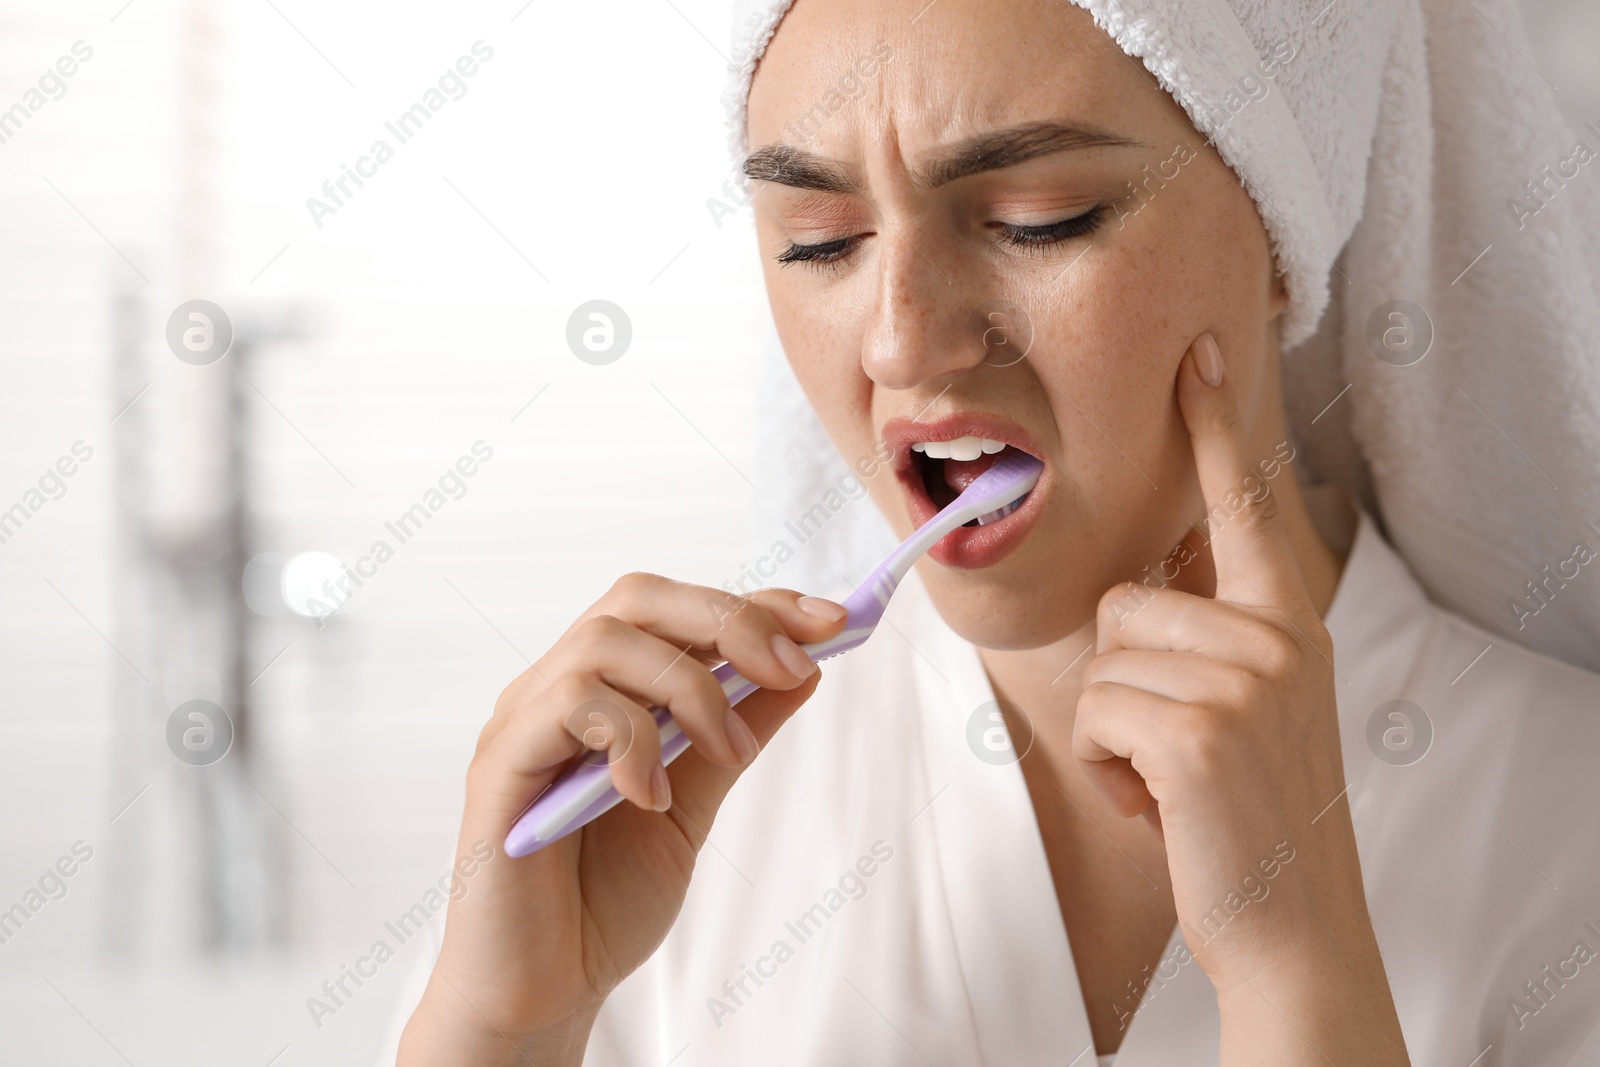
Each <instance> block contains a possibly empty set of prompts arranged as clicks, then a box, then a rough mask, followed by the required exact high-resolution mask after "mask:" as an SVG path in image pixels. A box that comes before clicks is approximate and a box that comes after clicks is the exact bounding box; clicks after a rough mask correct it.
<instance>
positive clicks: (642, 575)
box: [605, 571, 665, 603]
mask: <svg viewBox="0 0 1600 1067" xmlns="http://www.w3.org/2000/svg"><path fill="white" fill-rule="evenodd" d="M664 580H665V579H663V578H662V577H661V576H660V575H659V574H651V573H650V572H649V571H629V572H628V573H627V574H624V575H622V576H621V577H619V578H618V579H617V580H616V581H614V582H612V583H611V588H610V589H609V590H607V592H606V596H605V599H606V600H608V601H609V600H616V601H621V602H623V603H627V602H629V601H633V600H637V599H639V597H641V596H643V595H644V594H645V593H648V592H650V591H651V590H652V589H654V588H655V587H656V586H657V585H658V584H660V583H661V582H662V581H664Z"/></svg>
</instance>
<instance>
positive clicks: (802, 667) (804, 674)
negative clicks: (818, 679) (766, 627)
mask: <svg viewBox="0 0 1600 1067" xmlns="http://www.w3.org/2000/svg"><path fill="white" fill-rule="evenodd" d="M772 654H773V655H774V656H777V657H778V662H779V663H782V664H783V665H784V666H785V667H787V668H789V673H790V674H792V675H794V676H795V677H796V678H809V677H811V675H812V674H813V673H815V671H816V669H817V665H816V664H815V663H812V662H811V657H810V656H808V655H806V654H805V653H804V652H802V651H800V646H799V645H797V644H795V643H794V641H793V640H792V639H791V638H790V637H789V635H788V634H773V635H772Z"/></svg>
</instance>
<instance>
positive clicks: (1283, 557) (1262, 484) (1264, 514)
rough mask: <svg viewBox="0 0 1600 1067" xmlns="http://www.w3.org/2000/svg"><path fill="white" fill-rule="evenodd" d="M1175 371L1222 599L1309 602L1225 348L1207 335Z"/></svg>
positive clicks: (1273, 604) (1198, 339) (1268, 602)
mask: <svg viewBox="0 0 1600 1067" xmlns="http://www.w3.org/2000/svg"><path fill="white" fill-rule="evenodd" d="M1183 364H1184V365H1183V366H1181V367H1180V368H1179V371H1178V406H1179V408H1180V409H1181V411H1182V412H1183V419H1184V423H1185V425H1187V427H1188V429H1189V440H1190V443H1191V445H1192V446H1193V448H1194V464H1195V471H1196V473H1197V474H1198V475H1199V478H1200V491H1201V494H1202V496H1203V498H1204V500H1205V506H1206V519H1205V529H1206V531H1207V536H1208V537H1209V538H1210V542H1209V543H1210V546H1211V554H1212V559H1213V563H1214V565H1215V567H1216V573H1217V593H1216V598H1217V599H1218V600H1227V601H1231V602H1233V603H1237V604H1261V603H1262V601H1263V600H1265V601H1266V602H1267V605H1270V606H1274V607H1281V606H1284V605H1286V604H1289V603H1294V604H1299V603H1300V602H1302V601H1304V600H1305V599H1306V592H1305V585H1304V582H1303V580H1302V579H1301V577H1300V571H1299V565H1298V564H1297V563H1296V562H1295V559H1294V554H1293V552H1291V551H1290V548H1289V538H1288V535H1287V534H1285V532H1284V529H1283V524H1282V522H1281V521H1280V519H1279V516H1278V500H1277V497H1276V496H1275V495H1274V494H1273V492H1272V487H1271V485H1270V484H1268V482H1267V480H1266V479H1265V478H1263V477H1261V476H1260V473H1259V471H1258V470H1257V468H1256V461H1255V459H1254V458H1252V457H1251V455H1250V451H1249V449H1250V445H1249V442H1248V440H1247V439H1246V433H1245V427H1244V422H1243V418H1242V417H1241V415H1240V412H1239V401H1238V394H1237V392H1236V391H1235V389H1234V383H1233V379H1232V377H1231V376H1230V375H1229V374H1228V373H1227V368H1226V365H1225V363H1224V361H1223V359H1222V352H1221V349H1220V348H1219V347H1218V345H1217V342H1216V339H1215V338H1214V337H1212V335H1211V334H1210V333H1209V332H1207V333H1202V334H1201V335H1200V336H1199V337H1197V338H1196V339H1195V341H1194V343H1193V344H1191V345H1190V346H1189V351H1188V352H1187V353H1186V354H1185V355H1184V358H1183Z"/></svg>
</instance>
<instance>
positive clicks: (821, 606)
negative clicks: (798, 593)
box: [795, 596, 850, 622]
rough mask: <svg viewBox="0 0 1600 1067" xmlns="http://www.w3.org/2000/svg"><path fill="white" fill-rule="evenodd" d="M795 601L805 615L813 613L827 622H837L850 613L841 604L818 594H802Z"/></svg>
mask: <svg viewBox="0 0 1600 1067" xmlns="http://www.w3.org/2000/svg"><path fill="white" fill-rule="evenodd" d="M795 603H796V604H798V605H800V610H801V611H803V612H805V613H806V614H807V615H815V616H816V617H817V618H819V619H824V620H826V621H828V622H838V621H839V620H840V619H842V618H844V617H845V616H846V615H848V614H850V612H849V610H848V609H846V608H845V606H844V605H843V604H835V603H834V602H833V601H831V600H824V599H822V598H821V597H819V596H803V597H801V598H800V599H799V600H796V601H795Z"/></svg>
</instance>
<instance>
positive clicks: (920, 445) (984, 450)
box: [911, 434, 1028, 526]
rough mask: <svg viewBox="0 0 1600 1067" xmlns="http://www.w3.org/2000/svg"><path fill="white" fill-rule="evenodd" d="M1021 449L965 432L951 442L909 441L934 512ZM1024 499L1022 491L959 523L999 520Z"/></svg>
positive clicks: (971, 524)
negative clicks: (992, 509)
mask: <svg viewBox="0 0 1600 1067" xmlns="http://www.w3.org/2000/svg"><path fill="white" fill-rule="evenodd" d="M1020 451H1021V450H1020V449H1018V448H1016V447H1015V446H1013V445H1009V444H1006V443H1005V442H1004V441H997V440H995V439H994V438H992V437H977V436H974V435H972V434H968V435H966V436H963V437H957V438H955V439H954V440H951V441H914V442H912V444H911V462H912V464H913V466H914V467H915V468H916V471H917V475H918V477H919V478H920V479H921V481H922V488H923V490H924V491H925V492H926V493H927V494H928V499H930V500H932V501H933V506H934V508H935V510H937V511H943V510H944V509H945V508H946V507H947V506H949V505H950V504H951V503H952V502H953V501H954V500H955V499H956V497H958V496H960V495H961V494H962V493H963V492H965V491H966V488H967V487H968V486H969V485H971V484H972V483H973V482H975V481H977V480H978V476H979V475H980V474H982V473H983V472H984V471H987V470H988V469H989V468H990V467H993V466H994V465H995V464H996V463H998V462H1000V461H1001V460H1002V459H1004V458H1005V457H1006V456H1007V455H1008V454H1010V453H1013V452H1020ZM1027 499H1028V494H1027V493H1023V494H1022V495H1021V496H1019V497H1018V498H1017V499H1015V500H1013V501H1011V502H1010V503H1007V504H1004V505H1002V506H1001V507H999V508H997V509H996V510H994V511H991V512H988V513H986V514H983V515H979V516H978V517H977V518H975V519H970V520H968V521H967V522H964V523H962V524H961V525H963V526H987V525H988V524H989V523H992V522H999V521H1000V520H1001V519H1003V518H1005V517H1006V516H1007V515H1009V514H1011V513H1012V512H1013V511H1016V510H1017V509H1018V508H1019V507H1021V506H1022V503H1023V501H1025V500H1027Z"/></svg>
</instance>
